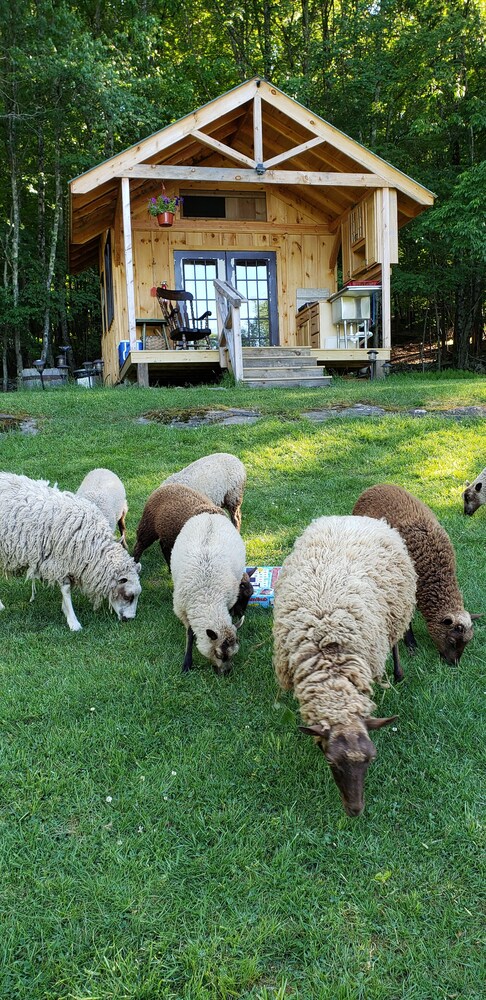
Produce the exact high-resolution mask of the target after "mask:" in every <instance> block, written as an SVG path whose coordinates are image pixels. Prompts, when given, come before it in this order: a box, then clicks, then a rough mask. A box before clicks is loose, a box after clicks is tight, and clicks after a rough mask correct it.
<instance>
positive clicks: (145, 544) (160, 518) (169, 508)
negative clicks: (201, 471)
mask: <svg viewBox="0 0 486 1000" xmlns="http://www.w3.org/2000/svg"><path fill="white" fill-rule="evenodd" d="M202 513H207V514H217V515H218V516H219V517H224V519H225V520H227V517H226V515H225V514H224V512H223V511H222V509H221V507H218V506H217V505H216V504H215V503H213V501H212V500H210V499H209V497H207V496H204V495H203V494H202V493H200V492H199V490H195V489H191V488H190V487H189V486H184V485H183V484H182V483H163V484H162V486H159V487H158V488H157V489H156V490H154V491H153V493H151V494H150V496H149V498H148V500H147V502H146V504H145V507H144V509H143V512H142V517H141V518H140V522H139V525H138V528H137V538H136V542H135V548H134V550H133V558H134V559H135V560H136V561H137V562H138V560H139V559H140V556H141V555H142V553H143V552H145V549H148V548H149V546H150V545H152V544H153V542H155V541H157V539H158V540H159V542H160V547H161V549H162V553H163V555H164V558H165V560H166V562H167V565H168V566H170V556H171V552H172V546H173V545H174V542H175V540H176V538H177V535H178V534H179V532H180V530H181V528H182V527H183V525H184V524H185V523H186V521H187V520H188V518H190V517H194V515H195V514H202Z"/></svg>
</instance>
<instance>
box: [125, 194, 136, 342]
mask: <svg viewBox="0 0 486 1000" xmlns="http://www.w3.org/2000/svg"><path fill="white" fill-rule="evenodd" d="M121 195H122V214H123V250H124V254H125V282H126V292H127V316H128V331H127V333H128V337H127V340H129V341H130V351H134V350H136V342H137V328H136V324H135V282H134V277H133V253H132V222H131V218H130V181H129V179H128V177H122V182H121Z"/></svg>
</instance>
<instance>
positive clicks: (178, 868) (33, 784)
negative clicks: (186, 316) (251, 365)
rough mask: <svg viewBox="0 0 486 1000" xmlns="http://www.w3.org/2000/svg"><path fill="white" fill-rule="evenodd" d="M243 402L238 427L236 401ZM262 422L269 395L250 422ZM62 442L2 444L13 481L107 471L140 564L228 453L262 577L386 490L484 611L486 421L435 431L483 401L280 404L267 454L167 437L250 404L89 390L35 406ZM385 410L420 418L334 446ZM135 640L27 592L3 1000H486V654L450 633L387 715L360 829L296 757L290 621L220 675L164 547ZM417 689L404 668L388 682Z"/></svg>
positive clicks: (417, 395)
mask: <svg viewBox="0 0 486 1000" xmlns="http://www.w3.org/2000/svg"><path fill="white" fill-rule="evenodd" d="M215 396H217V400H216V399H215ZM245 399H247V400H248V394H245ZM8 401H9V404H11V408H12V410H14V411H15V412H18V413H21V412H22V413H27V414H30V415H31V416H34V417H35V418H36V419H37V420H38V426H39V433H38V434H37V436H35V437H32V436H27V435H23V434H22V433H20V432H17V431H13V432H11V433H9V434H5V435H1V445H2V456H3V458H2V467H3V468H4V469H10V470H12V471H14V472H18V473H25V474H27V475H30V476H34V477H45V478H50V479H51V480H52V481H58V482H59V486H60V487H61V488H69V489H76V488H77V486H78V485H79V482H80V481H81V479H82V478H83V476H84V475H85V473H86V472H87V471H88V470H89V469H90V468H93V467H94V466H96V465H104V466H108V467H111V468H113V469H114V470H116V471H117V472H118V474H119V475H120V476H121V477H122V479H123V481H124V483H125V485H126V489H127V494H128V500H129V505H130V509H129V514H128V540H129V545H130V546H131V547H132V546H133V542H134V538H135V531H136V525H137V523H138V520H139V517H140V515H141V512H142V509H143V505H144V502H145V500H146V498H147V496H148V494H149V493H150V492H151V490H152V489H153V488H155V487H156V486H157V485H158V484H159V483H160V481H161V480H162V478H163V477H164V476H166V475H168V474H169V473H170V472H173V471H175V470H176V469H177V468H179V467H181V466H182V465H185V464H187V463H188V462H190V461H193V460H194V459H196V458H198V457H200V456H201V455H202V454H204V453H207V452H210V451H221V450H223V451H226V450H228V451H232V452H234V453H235V454H238V455H239V456H240V457H241V458H242V459H243V461H244V462H245V465H246V467H247V470H248V485H247V489H246V493H245V498H244V503H243V531H242V534H243V538H244V540H245V543H246V546H247V554H248V558H249V560H250V561H252V560H253V559H255V560H257V561H258V562H260V561H262V562H269V563H277V562H278V561H280V560H281V559H282V558H283V557H284V556H285V555H286V553H287V552H288V551H289V549H290V546H291V545H292V543H293V541H294V539H295V537H296V536H297V535H298V534H299V533H300V532H301V531H302V530H303V528H304V527H305V526H306V525H307V524H308V523H309V521H310V520H311V518H313V517H315V516H317V515H320V514H326V513H329V514H331V513H332V514H347V513H349V511H350V510H351V507H352V504H353V502H354V500H355V499H356V497H357V496H358V495H359V493H360V492H361V491H362V490H363V489H364V488H365V487H366V486H369V485H371V484H372V483H373V482H378V481H383V480H387V481H395V482H399V483H401V484H402V485H404V486H405V487H407V488H408V489H410V490H411V491H412V492H414V493H415V494H417V495H418V496H420V497H421V498H422V499H424V500H425V502H427V503H428V504H430V506H431V507H432V508H433V509H434V510H435V511H436V513H437V514H438V516H439V517H440V519H441V521H442V523H443V524H444V526H445V527H446V529H447V531H448V532H449V534H450V537H451V539H452V540H453V543H454V545H455V548H456V552H457V560H458V575H459V580H460V583H461V586H462V588H463V591H464V596H465V601H466V603H467V605H468V606H470V608H471V610H474V611H481V610H483V609H482V601H483V595H484V593H485V592H486V576H485V570H484V561H483V560H482V559H481V557H480V556H481V552H482V547H483V538H484V516H485V511H484V510H480V511H478V512H477V514H476V515H475V516H474V517H472V518H464V516H463V515H462V511H461V499H460V497H461V490H462V488H463V483H464V479H465V478H469V479H472V478H473V476H474V474H475V473H476V472H477V471H478V470H479V469H480V468H482V466H483V465H484V440H483V439H484V434H483V421H481V420H478V419H471V418H469V419H466V420H463V421H461V422H459V421H456V420H452V419H446V418H444V417H440V416H439V415H437V414H435V415H434V414H433V413H432V414H429V415H428V416H426V417H423V418H422V419H420V420H416V419H412V418H411V417H410V416H409V415H408V414H407V412H406V410H407V409H408V408H410V407H411V406H427V407H428V408H429V409H432V410H438V409H440V408H441V407H445V406H454V405H455V406H458V405H464V404H477V403H482V404H483V405H484V404H486V384H485V380H484V379H480V378H478V377H474V376H472V375H470V374H469V373H452V374H448V375H443V376H437V375H433V376H432V375H427V376H424V377H422V376H417V377H415V376H412V377H403V376H392V377H391V378H389V379H386V380H384V381H383V382H366V383H364V382H356V381H354V382H347V381H346V380H339V379H338V380H336V381H335V382H334V383H333V385H332V387H331V389H330V390H326V392H325V393H324V392H323V391H322V390H306V391H289V390H278V389H275V390H269V391H259V392H257V391H255V392H253V393H250V394H249V405H253V406H256V407H257V408H258V409H260V411H261V413H262V417H261V419H260V420H259V421H258V422H257V423H255V424H253V425H251V426H239V427H238V426H231V427H221V426H217V425H214V424H213V425H211V426H209V427H205V428H184V429H182V430H181V429H175V428H173V427H170V426H168V425H162V424H160V423H157V424H156V423H153V424H152V423H141V422H140V420H139V418H140V416H142V415H143V414H144V413H146V412H147V411H148V410H149V409H155V408H157V409H161V410H165V411H166V412H168V413H170V412H171V411H174V410H177V409H181V408H182V407H184V406H187V407H196V406H197V405H200V406H202V405H208V404H211V405H212V406H214V405H217V404H218V403H219V402H221V403H224V405H226V406H236V407H238V406H241V405H242V393H241V391H239V390H238V388H233V389H230V388H227V389H226V390H223V391H221V392H218V393H216V394H215V392H214V388H212V387H201V388H199V389H182V388H181V389H167V390H162V389H160V390H158V389H150V390H141V389H138V388H135V387H134V388H123V387H120V388H119V389H115V390H107V389H104V390H103V389H99V390H98V389H93V390H85V389H82V388H80V387H78V388H72V389H68V390H55V391H54V390H53V391H46V392H42V391H39V392H30V393H28V392H19V393H13V394H11V396H9V397H8ZM353 401H356V402H357V401H361V402H368V401H372V402H375V403H378V404H381V405H382V406H383V407H385V408H386V409H394V410H395V415H394V416H388V417H386V418H372V419H359V420H350V419H346V418H337V419H334V420H330V421H327V422H326V423H325V424H321V425H318V424H313V423H312V422H311V421H310V420H308V419H307V418H306V416H305V413H306V411H307V410H308V409H317V408H318V407H319V406H322V405H324V404H336V405H337V404H343V403H348V404H349V403H351V402H353ZM141 582H142V595H141V598H140V602H139V606H138V610H137V616H136V618H135V620H134V621H133V622H128V623H125V624H121V623H119V622H117V621H116V620H115V618H114V616H113V615H110V614H109V612H108V610H107V608H100V609H99V610H98V611H94V610H93V609H92V608H91V606H90V605H89V603H88V602H87V601H86V600H85V599H84V598H83V597H82V596H81V595H80V594H79V593H78V592H77V591H76V590H74V592H73V602H74V606H75V609H76V612H77V614H78V615H79V617H80V620H81V621H82V624H83V631H82V632H81V633H78V634H73V633H70V632H69V631H68V629H67V626H66V624H65V621H64V616H63V615H62V611H61V606H60V605H61V601H60V595H59V591H58V590H57V589H55V588H47V587H43V586H41V585H38V587H37V594H36V598H35V600H34V602H32V603H30V602H29V597H30V584H28V583H27V582H26V581H25V579H23V577H21V576H20V577H17V578H12V579H9V580H5V579H2V581H1V585H0V599H1V600H2V601H3V603H4V604H5V608H4V610H3V611H1V612H0V648H1V650H2V656H1V660H0V674H1V682H2V683H1V689H2V716H1V718H2V725H1V736H0V748H1V749H0V752H1V755H2V767H1V772H0V783H1V791H2V795H1V799H0V831H1V837H0V864H1V867H2V908H1V914H0V953H1V959H2V960H1V963H0V995H1V996H2V997H5V998H7V997H8V1000H24V998H26V997H28V998H29V1000H72V998H76V1000H81V998H88V997H89V998H91V1000H94V998H97V1000H114V998H116V1000H121V998H127V1000H233V998H241V1000H285V998H287V997H292V998H296V1000H310V998H319V1000H357V998H358V997H359V998H363V1000H364V998H366V1000H390V998H401V1000H431V998H434V1000H436V998H438V1000H450V997H452V996H457V997H459V998H461V1000H462V998H466V997H467V1000H479V998H480V997H482V994H483V991H484V963H483V956H482V953H481V945H480V941H481V935H482V931H483V927H482V920H481V917H482V915H481V912H480V907H479V906H478V900H479V899H480V898H481V894H482V891H483V888H482V887H483V885H484V864H483V855H482V849H483V841H482V829H481V820H482V816H481V803H480V795H481V784H482V781H481V776H482V770H481V765H482V760H481V754H482V747H483V742H484V741H483V739H482V731H481V728H480V726H481V720H480V716H481V711H480V709H481V700H482V692H483V689H484V658H485V637H484V626H483V625H481V624H480V623H478V625H477V628H476V634H475V637H474V639H473V641H472V643H471V644H470V646H469V647H468V648H467V650H466V652H465V653H464V657H463V659H462V661H461V664H460V666H459V667H458V668H457V669H453V668H451V667H449V666H447V665H445V664H442V663H441V662H440V660H439V659H438V656H437V655H436V652H435V650H434V647H433V646H432V644H431V641H430V639H429V637H428V634H427V632H426V629H425V627H424V624H423V622H422V621H421V620H420V618H419V617H418V616H416V620H415V631H416V635H417V638H418V641H419V644H420V649H419V652H418V654H417V656H416V657H414V658H413V659H412V658H409V657H408V656H407V654H406V652H405V651H404V650H403V652H402V657H403V665H404V669H405V680H404V682H403V683H402V684H401V685H399V686H394V685H392V686H391V687H389V688H379V687H377V688H376V690H375V699H376V702H377V706H378V709H377V710H378V712H379V713H380V714H398V715H399V721H398V722H397V724H396V731H392V730H391V729H389V730H383V732H382V733H379V734H376V735H374V736H373V739H374V741H375V743H376V747H377V751H378V756H377V760H376V762H375V763H374V764H373V765H372V766H371V768H370V771H369V774H368V777H367V779H366V796H367V798H366V809H365V812H364V813H363V815H362V816H361V817H360V818H359V819H357V820H351V819H349V818H348V817H346V816H345V814H344V812H343V810H342V807H341V804H340V801H339V796H338V793H337V790H336V787H335V785H334V783H333V781H332V778H331V775H330V772H329V769H328V768H327V765H326V762H325V760H324V758H323V756H322V754H319V753H318V751H317V750H316V748H315V747H314V746H313V743H312V741H311V740H308V738H304V737H303V736H300V735H299V734H298V732H297V725H298V721H299V713H298V709H297V705H296V703H295V701H294V700H293V698H292V697H291V695H290V694H280V695H279V696H278V698H277V687H276V683H275V679H274V675H273V669H272V662H271V658H272V638H271V625H272V619H271V613H270V612H268V611H263V610H262V609H258V608H255V609H250V610H249V611H248V613H247V616H246V620H245V623H244V625H243V627H242V629H241V648H240V652H239V654H238V656H237V658H236V661H235V665H234V670H233V673H232V674H231V675H230V676H228V677H226V678H218V677H216V676H215V675H214V674H213V673H212V671H211V669H210V667H209V665H208V664H207V663H204V662H203V661H202V659H200V658H199V656H198V654H196V657H195V660H196V664H197V666H196V669H195V670H194V671H193V672H192V673H191V674H190V675H188V676H183V675H182V673H181V669H180V668H181V662H182V657H183V649H184V630H183V628H182V625H181V624H180V622H179V621H178V620H177V619H176V618H175V616H174V614H173V611H172V600H171V582H170V576H169V573H168V571H167V568H166V567H165V565H164V563H163V561H162V558H161V554H160V551H159V549H158V546H155V545H154V546H152V547H151V548H150V549H148V550H147V552H146V553H145V554H144V556H143V570H142V575H141ZM389 667H390V672H391V662H390V664H389Z"/></svg>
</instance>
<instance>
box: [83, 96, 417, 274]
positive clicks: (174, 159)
mask: <svg viewBox="0 0 486 1000" xmlns="http://www.w3.org/2000/svg"><path fill="white" fill-rule="evenodd" d="M121 177H129V178H131V182H130V197H131V201H132V205H134V206H136V205H137V203H139V202H142V201H144V202H146V201H147V200H148V198H149V197H150V196H151V195H152V194H154V193H155V192H156V191H159V190H160V185H161V182H162V180H165V181H174V182H179V184H181V183H182V184H184V183H186V184H187V183H188V182H191V183H192V182H201V183H202V184H203V185H204V184H205V185H206V187H207V185H208V182H209V183H214V182H216V183H217V185H218V187H220V188H221V189H222V190H224V188H225V186H228V185H229V186H230V187H231V188H232V189H233V190H234V189H235V188H238V187H243V188H246V189H248V188H250V189H253V190H262V189H265V187H266V186H267V185H268V184H277V185H279V187H286V188H288V189H293V190H294V193H296V191H295V188H296V186H297V187H298V194H299V197H300V198H303V199H304V200H305V201H307V202H308V204H309V205H311V206H312V207H313V208H314V209H315V210H317V211H318V212H320V213H322V219H323V222H327V223H328V224H329V225H330V226H331V227H333V226H335V225H337V222H338V220H339V218H340V217H341V215H342V214H343V212H345V211H346V210H347V209H349V208H351V207H352V206H353V205H354V204H356V202H357V201H358V200H359V199H360V197H362V196H363V194H364V190H363V189H366V188H376V187H393V188H395V189H396V191H397V201H398V219H399V225H403V224H404V223H405V222H407V221H408V220H409V219H411V218H413V217H414V216H416V215H418V214H419V213H420V212H421V211H423V210H424V208H426V207H427V206H429V205H432V204H433V202H434V195H433V194H432V192H430V191H429V190H428V189H427V188H425V187H423V185H421V184H418V183H417V181H414V180H413V179H412V178H410V177H408V176H407V175H406V174H404V173H403V172H402V171H401V170H398V169H397V168H396V167H393V166H392V165H391V164H389V163H387V162H386V161H385V160H383V159H382V158H381V157H379V156H377V155H376V153H372V152H371V151H370V150H368V149H366V148H365V147H364V146H362V145H361V144H360V143H359V142H356V140H354V139H351V138H350V137H349V136H347V135H346V134H345V133H344V132H341V131H340V130H339V129H337V128H334V126H332V125H330V124H329V123H328V122H326V121H324V119H322V118H320V117H319V116H318V115H315V114H313V113H312V112H311V111H309V110H307V109H306V108H304V107H303V105H301V104H299V103H298V102H297V101H294V100H293V99H292V98H290V97H287V96H286V94H284V93H283V92H282V91H281V90H279V89H278V88H277V87H274V86H273V85H272V84H271V83H268V82H267V81H266V80H262V79H261V78H259V77H255V78H254V79H252V80H247V81H246V82H245V83H242V84H240V85H239V86H237V87H235V88H234V89H233V90H230V91H228V92H227V93H226V94H223V95H222V96H221V97H218V98H216V99H215V100H213V101H210V102H209V103H208V104H205V105H203V107H201V108H198V109H197V110H196V111H193V112H191V114H189V115H186V116H185V117H184V118H181V119H179V120H178V121H176V122H174V123H173V124H171V125H167V126H166V127H165V128H163V129H160V130H159V131H158V132H155V133H154V134H153V135H150V136H148V137H147V138H146V139H143V140H141V141H140V142H137V143H135V144H134V145H133V146H130V147H129V148H128V149H125V150H123V151H122V152H121V153H118V154H116V155H115V156H112V157H111V158H110V159H108V160H105V161H104V162H103V163H100V164H99V165H98V166H96V167H92V168H91V169H90V170H87V171H86V172H85V173H83V174H80V175H79V176H78V177H75V178H74V179H73V180H71V181H70V184H69V189H70V261H71V266H72V269H73V270H82V269H83V267H86V266H88V263H90V262H91V263H94V262H95V261H97V254H96V246H97V237H99V236H101V234H102V233H103V232H104V231H105V230H106V229H108V228H109V227H110V226H113V225H114V220H115V212H116V205H117V201H118V197H119V192H120V178H121ZM87 244H90V249H89V251H88V247H87ZM83 248H84V249H83ZM93 248H94V250H93Z"/></svg>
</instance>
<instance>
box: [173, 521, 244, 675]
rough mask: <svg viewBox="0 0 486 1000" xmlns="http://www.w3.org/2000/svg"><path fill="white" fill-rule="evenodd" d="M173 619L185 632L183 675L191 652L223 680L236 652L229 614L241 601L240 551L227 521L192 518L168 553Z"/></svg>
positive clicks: (234, 628)
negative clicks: (175, 616) (205, 661)
mask: <svg viewBox="0 0 486 1000" xmlns="http://www.w3.org/2000/svg"><path fill="white" fill-rule="evenodd" d="M170 569H171V573H172V579H173V582H174V613H175V614H176V615H177V617H178V618H179V619H180V621H181V622H182V623H183V624H184V625H185V627H186V630H187V642H186V653H185V657H184V662H183V665H182V669H183V671H187V670H190V669H191V667H192V647H193V642H194V639H195V640H196V645H197V648H198V649H199V652H200V653H201V654H202V655H203V656H205V657H206V658H207V659H208V660H210V661H211V663H212V664H213V667H214V669H215V671H216V673H217V674H226V673H228V672H229V670H230V669H231V661H232V659H233V657H234V656H235V655H236V653H237V652H238V642H237V627H239V626H240V625H241V624H242V623H243V617H242V618H241V619H240V621H239V622H238V623H237V624H233V622H232V620H231V609H233V608H234V607H235V605H236V604H237V602H238V600H239V599H241V582H242V578H243V576H244V574H245V545H244V542H243V540H242V538H241V535H240V534H239V533H238V531H237V530H236V528H235V527H234V526H233V525H232V524H231V522H230V521H229V520H228V518H226V517H214V515H213V514H207V513H203V514H196V515H195V516H194V517H191V518H189V520H188V521H187V522H186V524H185V525H184V527H183V528H181V531H180V532H179V534H178V536H177V538H176V540H175V542H174V547H173V549H172V556H171V560H170Z"/></svg>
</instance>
